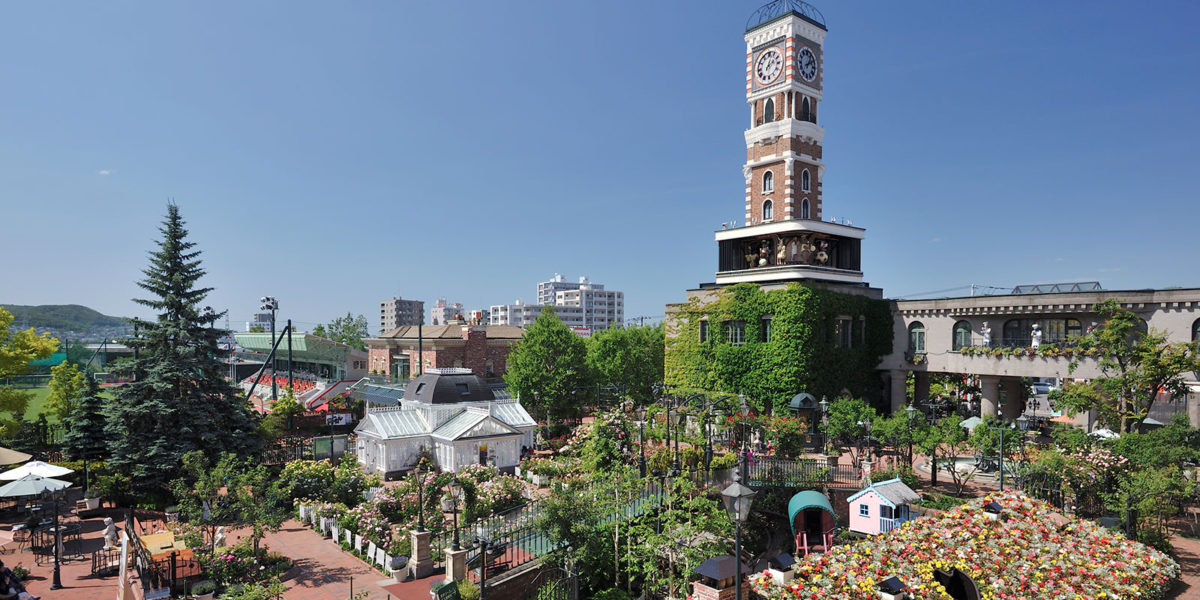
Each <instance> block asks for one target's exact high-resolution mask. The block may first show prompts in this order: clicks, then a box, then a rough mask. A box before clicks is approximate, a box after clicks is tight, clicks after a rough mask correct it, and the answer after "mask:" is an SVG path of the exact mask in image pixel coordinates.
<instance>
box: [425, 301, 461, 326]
mask: <svg viewBox="0 0 1200 600" xmlns="http://www.w3.org/2000/svg"><path fill="white" fill-rule="evenodd" d="M429 313H430V321H429V322H430V323H432V324H433V325H445V324H446V323H448V322H450V321H452V320H455V319H458V320H460V321H461V320H464V319H463V318H464V316H465V313H464V312H463V305H462V303H461V302H455V303H453V304H450V303H448V302H446V299H445V298H438V299H437V302H435V303H434V304H433V308H432V309H430V310H429Z"/></svg>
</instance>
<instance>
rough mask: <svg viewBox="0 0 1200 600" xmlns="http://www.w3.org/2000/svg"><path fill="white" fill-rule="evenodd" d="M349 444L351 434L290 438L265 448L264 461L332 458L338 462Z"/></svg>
mask: <svg viewBox="0 0 1200 600" xmlns="http://www.w3.org/2000/svg"><path fill="white" fill-rule="evenodd" d="M349 446H350V436H349V435H324V436H317V437H310V438H288V439H285V440H280V441H279V442H278V443H276V444H274V445H272V446H270V447H267V448H264V449H263V452H262V463H263V464H265V465H281V464H284V463H287V462H290V461H293V460H332V461H334V462H337V461H338V460H341V458H342V456H344V455H345V454H346V451H347V450H348V448H349Z"/></svg>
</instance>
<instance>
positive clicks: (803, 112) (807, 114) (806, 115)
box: [800, 96, 815, 123]
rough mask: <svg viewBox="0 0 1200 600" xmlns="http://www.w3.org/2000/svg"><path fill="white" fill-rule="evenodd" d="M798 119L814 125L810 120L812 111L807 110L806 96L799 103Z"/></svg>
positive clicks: (811, 119)
mask: <svg viewBox="0 0 1200 600" xmlns="http://www.w3.org/2000/svg"><path fill="white" fill-rule="evenodd" d="M800 118H801V119H803V120H805V121H808V122H810V123H815V121H813V118H812V111H811V109H810V108H809V104H808V96H805V97H804V100H801V101H800Z"/></svg>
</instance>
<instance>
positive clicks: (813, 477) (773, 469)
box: [746, 458, 862, 487]
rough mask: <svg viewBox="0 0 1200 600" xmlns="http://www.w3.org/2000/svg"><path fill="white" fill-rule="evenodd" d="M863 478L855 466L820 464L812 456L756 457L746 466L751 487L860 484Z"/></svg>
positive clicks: (747, 482)
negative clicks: (802, 457) (799, 458)
mask: <svg viewBox="0 0 1200 600" xmlns="http://www.w3.org/2000/svg"><path fill="white" fill-rule="evenodd" d="M861 482H862V478H861V477H860V475H859V473H858V471H857V470H856V469H854V468H853V467H849V466H846V465H837V464H831V465H821V464H819V463H818V462H817V461H815V460H813V459H801V460H787V459H782V458H756V459H753V460H752V461H751V462H750V463H749V465H748V466H747V469H746V484H747V485H749V486H751V487H768V486H770V487H811V486H817V485H836V484H845V485H848V486H857V485H859V484H860V483H861Z"/></svg>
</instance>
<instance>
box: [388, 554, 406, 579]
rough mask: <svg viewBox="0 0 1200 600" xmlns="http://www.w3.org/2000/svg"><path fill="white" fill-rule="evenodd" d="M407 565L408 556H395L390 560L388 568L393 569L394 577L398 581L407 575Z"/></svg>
mask: <svg viewBox="0 0 1200 600" xmlns="http://www.w3.org/2000/svg"><path fill="white" fill-rule="evenodd" d="M407 567H408V557H407V556H393V557H392V558H391V560H390V561H388V568H390V569H391V571H392V579H395V580H396V581H403V580H404V577H405V575H406V574H405V572H404V569H405V568H407Z"/></svg>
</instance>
